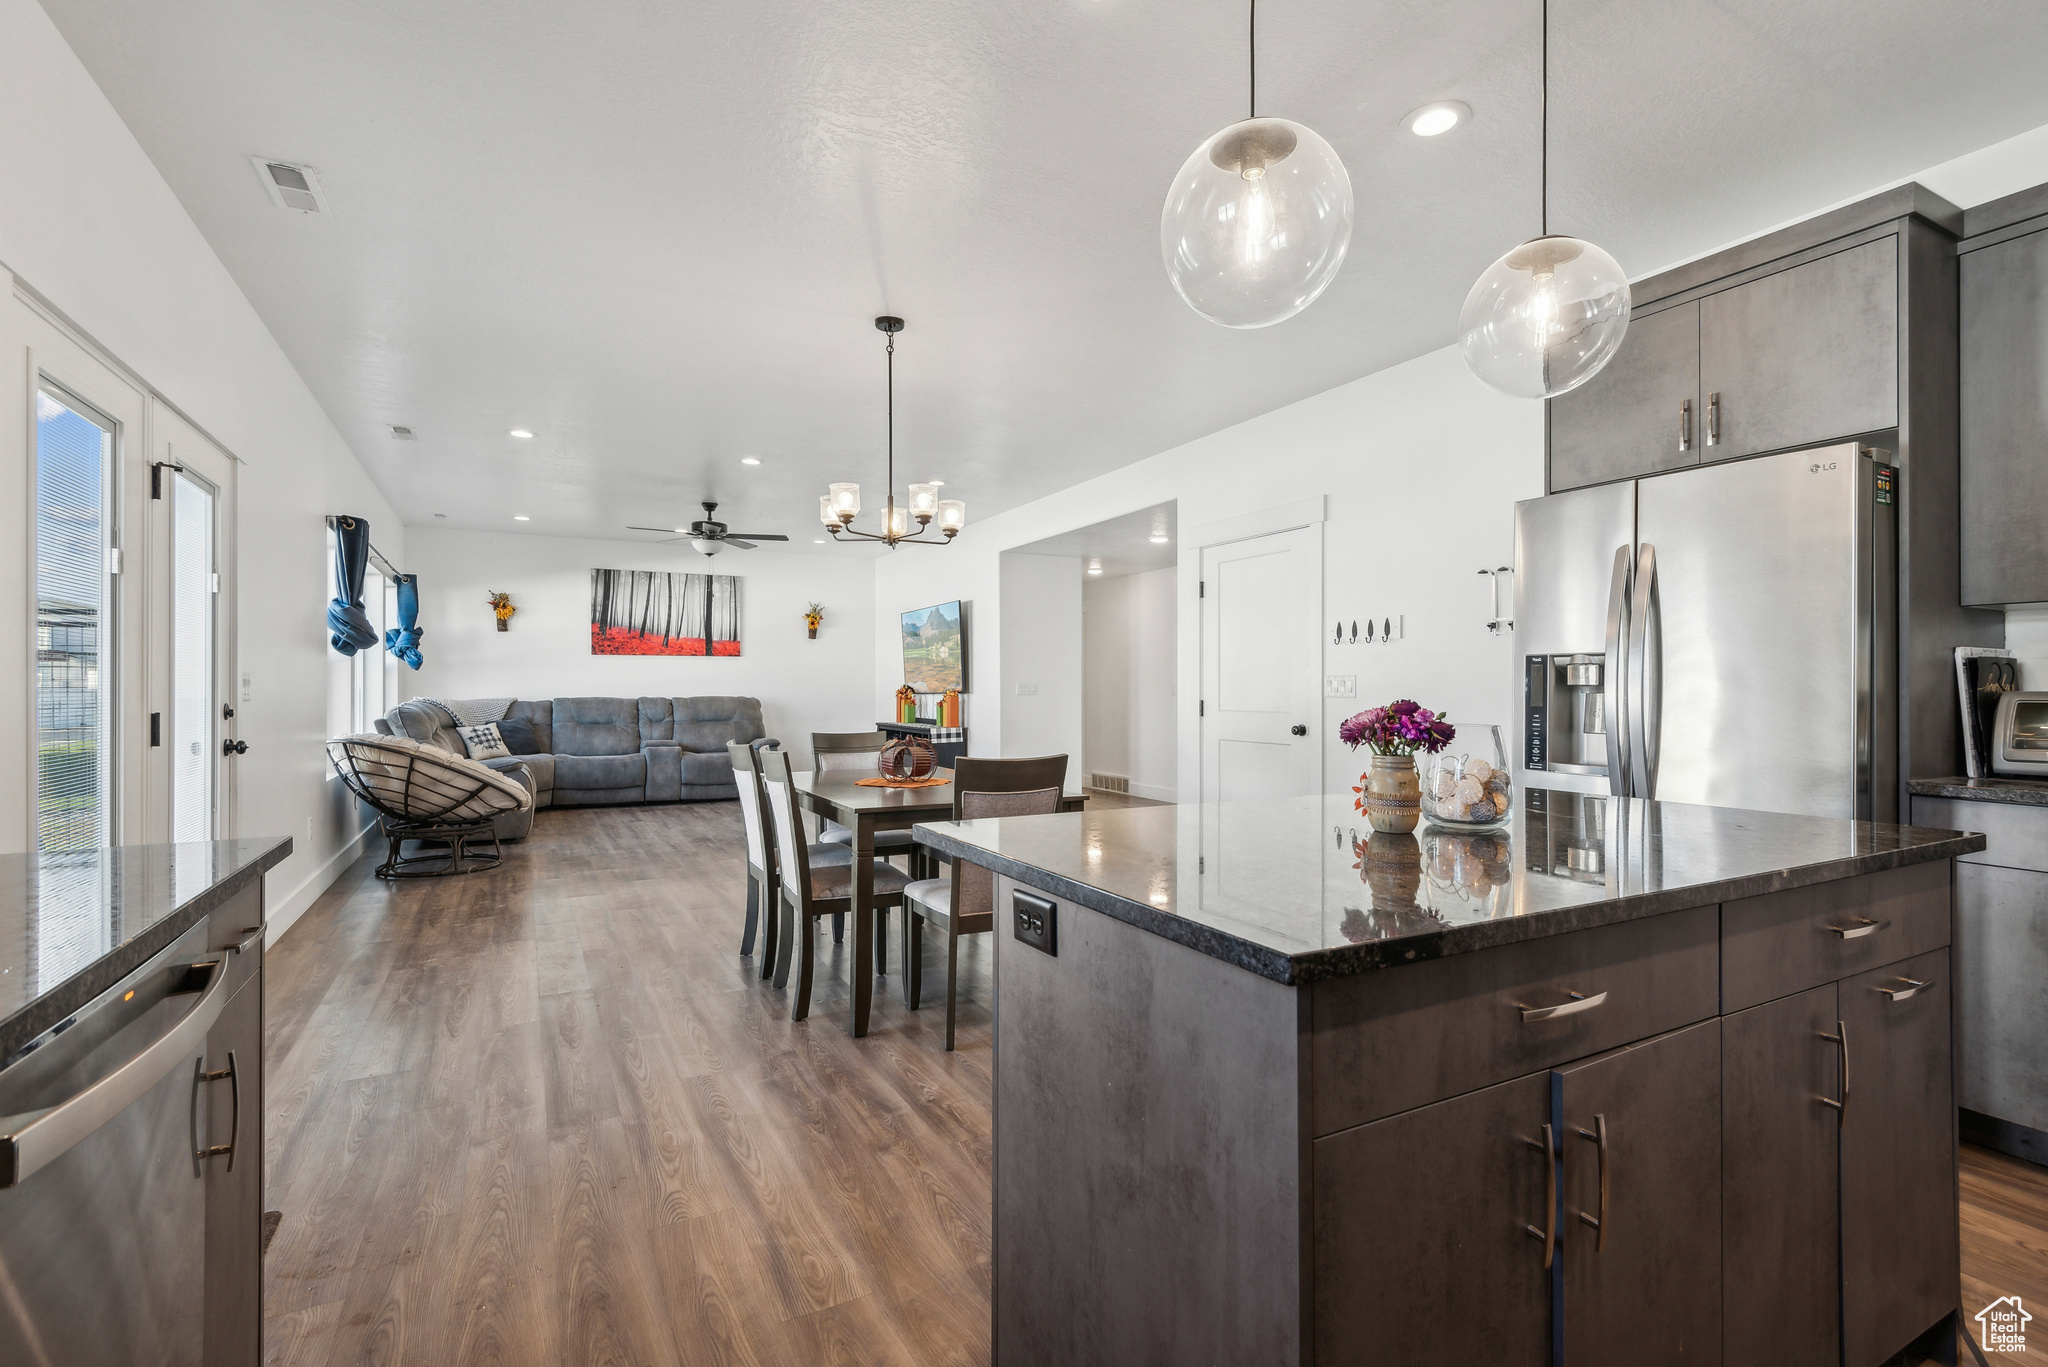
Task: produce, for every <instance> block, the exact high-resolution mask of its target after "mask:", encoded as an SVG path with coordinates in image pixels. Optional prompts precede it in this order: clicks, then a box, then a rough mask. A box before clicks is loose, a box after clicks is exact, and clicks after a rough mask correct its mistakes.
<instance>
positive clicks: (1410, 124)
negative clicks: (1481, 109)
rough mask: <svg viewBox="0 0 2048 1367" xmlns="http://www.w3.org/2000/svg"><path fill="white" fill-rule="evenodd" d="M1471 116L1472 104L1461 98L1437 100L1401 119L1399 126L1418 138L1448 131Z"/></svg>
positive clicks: (1431, 136)
mask: <svg viewBox="0 0 2048 1367" xmlns="http://www.w3.org/2000/svg"><path fill="white" fill-rule="evenodd" d="M1471 117H1472V106H1471V105H1469V104H1466V103H1465V102H1464V101H1462V100H1438V101H1437V102H1436V103H1435V104H1426V105H1424V106H1422V108H1420V109H1418V110H1416V111H1415V112H1414V113H1412V114H1410V115H1409V116H1408V117H1407V118H1405V119H1403V120H1401V126H1402V127H1403V128H1405V129H1407V130H1408V131H1409V132H1411V133H1413V134H1414V135H1415V136H1416V137H1418V138H1433V137H1435V136H1436V135H1437V134H1439V133H1448V132H1450V131H1451V130H1452V129H1453V128H1456V127H1457V126H1458V125H1459V124H1461V123H1463V122H1465V120H1467V119H1469V118H1471Z"/></svg>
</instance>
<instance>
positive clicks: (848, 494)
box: [818, 314, 967, 546]
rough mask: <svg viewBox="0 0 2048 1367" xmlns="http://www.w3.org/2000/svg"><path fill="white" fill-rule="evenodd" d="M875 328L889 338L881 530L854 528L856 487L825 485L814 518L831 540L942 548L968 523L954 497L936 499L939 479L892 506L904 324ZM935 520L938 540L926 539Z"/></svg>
mask: <svg viewBox="0 0 2048 1367" xmlns="http://www.w3.org/2000/svg"><path fill="white" fill-rule="evenodd" d="M875 326H876V327H877V328H879V329H880V330H881V331H882V332H883V333H885V334H886V335H887V336H888V338H889V347H888V356H889V360H888V366H889V482H888V484H887V485H886V486H884V487H885V490H886V493H887V498H888V502H887V507H886V511H885V512H884V514H883V517H882V530H881V531H879V532H863V531H857V530H855V528H854V525H853V520H854V518H856V517H858V516H860V485H858V484H834V485H831V486H829V487H830V488H831V492H830V493H828V494H825V495H823V496H821V497H820V498H819V499H818V520H819V521H820V522H822V523H824V524H825V530H826V531H828V532H830V533H832V538H833V540H835V541H841V540H845V541H879V542H881V543H883V544H884V545H887V546H897V545H904V544H908V545H912V546H943V545H945V544H946V543H947V542H948V541H951V540H952V539H953V538H954V537H955V536H958V535H959V534H960V529H961V528H962V527H964V526H966V525H967V505H966V504H965V503H962V502H961V501H960V500H959V499H957V498H940V497H939V490H940V488H941V487H943V486H942V484H941V482H940V481H939V480H932V481H931V482H930V483H928V484H913V485H911V486H909V489H908V490H907V493H908V495H909V497H908V498H907V499H906V500H905V501H904V502H903V503H901V504H898V503H897V502H896V334H897V333H899V332H901V331H903V320H902V319H901V318H892V317H890V316H888V315H887V314H884V315H883V316H882V317H880V318H877V319H875ZM935 518H936V519H937V520H938V524H939V531H940V533H941V534H942V535H941V536H940V537H938V538H933V537H930V536H927V535H925V533H926V532H927V531H928V530H930V528H931V524H932V521H933V519H935ZM913 520H914V521H915V522H916V523H917V530H916V531H915V532H913V531H911V530H910V524H911V522H912V521H913Z"/></svg>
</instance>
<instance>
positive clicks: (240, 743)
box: [220, 740, 249, 755]
mask: <svg viewBox="0 0 2048 1367" xmlns="http://www.w3.org/2000/svg"><path fill="white" fill-rule="evenodd" d="M220 752H221V753H222V754H223V755H246V754H248V753H249V742H248V741H245V740H224V741H222V742H221V743H220Z"/></svg>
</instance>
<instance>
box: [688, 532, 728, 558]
mask: <svg viewBox="0 0 2048 1367" xmlns="http://www.w3.org/2000/svg"><path fill="white" fill-rule="evenodd" d="M690 544H691V545H692V546H693V547H695V548H696V549H697V550H699V551H701V552H703V553H704V554H705V555H717V554H718V553H719V552H720V551H722V550H724V549H725V543H724V542H723V541H713V540H712V539H711V538H710V537H708V536H693V537H691V538H690Z"/></svg>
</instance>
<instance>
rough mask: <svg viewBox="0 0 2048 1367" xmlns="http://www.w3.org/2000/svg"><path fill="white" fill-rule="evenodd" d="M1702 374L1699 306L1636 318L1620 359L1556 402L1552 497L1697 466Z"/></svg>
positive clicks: (1553, 407)
mask: <svg viewBox="0 0 2048 1367" xmlns="http://www.w3.org/2000/svg"><path fill="white" fill-rule="evenodd" d="M1699 372H1700V306H1699V304H1698V303H1697V302H1693V303H1688V304H1680V305H1678V306H1677V307H1676V308H1669V309H1665V310H1663V311H1662V312H1660V313H1651V314H1647V315H1644V316H1641V317H1636V318H1632V319H1630V320H1629V325H1628V332H1627V334H1626V335H1625V336H1624V337H1623V338H1622V341H1621V350H1619V351H1617V352H1616V353H1615V354H1614V359H1613V360H1611V361H1609V362H1608V363H1607V365H1606V367H1605V368H1604V369H1603V370H1601V372H1600V373H1599V374H1597V375H1595V376H1594V377H1593V378H1592V379H1590V380H1588V381H1586V383H1584V384H1583V385H1580V386H1579V387H1578V388H1577V389H1574V390H1573V391H1572V392H1571V393H1569V394H1565V395H1561V396H1560V397H1558V398H1556V399H1553V400H1551V403H1550V488H1551V490H1552V491H1553V492H1557V491H1560V490H1564V489H1577V488H1580V487H1582V486H1584V485H1587V484H1604V483H1606V482H1607V481H1609V480H1615V479H1629V478H1632V477H1634V476H1636V475H1644V474H1649V473H1651V472H1653V471H1657V470H1671V469H1676V468H1678V467H1679V466H1684V465H1696V464H1698V463H1699V459H1700V405H1699Z"/></svg>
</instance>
